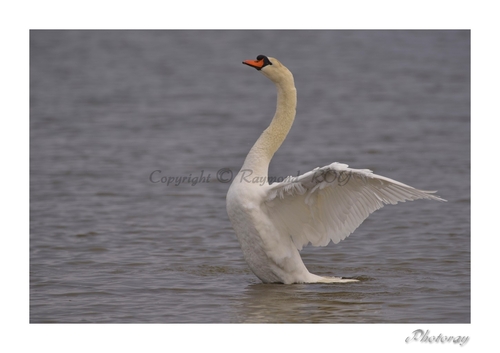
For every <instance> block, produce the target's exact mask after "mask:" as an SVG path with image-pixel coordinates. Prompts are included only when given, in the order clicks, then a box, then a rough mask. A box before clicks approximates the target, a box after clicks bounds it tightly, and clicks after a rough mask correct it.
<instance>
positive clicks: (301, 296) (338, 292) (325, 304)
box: [237, 282, 382, 323]
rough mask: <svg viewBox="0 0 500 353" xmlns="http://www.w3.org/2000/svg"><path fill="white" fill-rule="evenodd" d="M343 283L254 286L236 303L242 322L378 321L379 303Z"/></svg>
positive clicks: (349, 284) (353, 286) (356, 284)
mask: <svg viewBox="0 0 500 353" xmlns="http://www.w3.org/2000/svg"><path fill="white" fill-rule="evenodd" d="M360 283H361V282H359V283H345V284H307V285H306V284H296V285H277V284H253V285H250V286H248V287H247V288H246V290H245V292H244V293H243V295H242V297H241V298H240V299H239V300H238V303H237V308H238V321H239V322H244V323H285V322H287V323H313V322H320V323H348V322H377V319H380V318H378V315H377V313H378V312H380V307H381V304H382V303H380V302H376V301H372V300H370V299H369V298H368V297H367V294H365V293H363V292H362V291H360V290H359V289H357V287H359V285H360Z"/></svg>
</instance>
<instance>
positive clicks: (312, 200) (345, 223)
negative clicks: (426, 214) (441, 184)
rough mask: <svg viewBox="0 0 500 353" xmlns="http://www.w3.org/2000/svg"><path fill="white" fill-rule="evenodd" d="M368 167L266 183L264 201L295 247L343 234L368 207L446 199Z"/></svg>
mask: <svg viewBox="0 0 500 353" xmlns="http://www.w3.org/2000/svg"><path fill="white" fill-rule="evenodd" d="M432 193H434V191H424V190H418V189H415V188H413V187H411V186H409V185H406V184H403V183H400V182H398V181H396V180H392V179H389V178H386V177H383V176H380V175H376V174H373V172H372V171H371V170H369V169H352V168H349V167H348V166H347V165H346V164H341V163H333V164H330V165H328V166H325V167H323V168H316V169H314V170H312V171H310V172H307V173H305V174H303V175H301V176H299V177H288V178H286V179H285V181H283V182H281V183H275V184H272V185H270V186H269V190H268V193H267V198H266V201H265V204H266V206H267V210H268V213H269V216H270V217H271V219H273V220H274V221H275V225H276V227H277V229H278V230H279V232H280V233H282V234H287V235H289V236H290V237H291V238H292V240H293V242H294V244H295V246H296V247H297V249H299V250H301V249H302V247H303V246H304V245H307V244H308V243H311V244H312V245H314V246H325V245H327V244H328V243H329V242H330V241H333V242H334V243H338V242H339V241H341V240H343V239H345V238H346V237H348V236H349V235H350V234H351V233H352V232H353V231H354V230H355V229H356V228H358V227H359V225H360V224H361V223H362V222H363V221H364V220H365V219H366V218H367V217H368V216H369V215H370V214H371V213H373V212H374V211H376V210H378V209H380V208H382V207H383V206H384V205H386V204H396V203H398V202H405V201H407V200H417V199H429V200H438V201H446V200H444V199H442V198H440V197H438V196H435V195H432Z"/></svg>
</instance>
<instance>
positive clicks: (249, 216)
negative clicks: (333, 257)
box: [227, 55, 445, 283]
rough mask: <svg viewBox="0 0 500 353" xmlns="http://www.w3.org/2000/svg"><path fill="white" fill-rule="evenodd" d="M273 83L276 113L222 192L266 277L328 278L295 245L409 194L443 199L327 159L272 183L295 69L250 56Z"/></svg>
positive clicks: (347, 228) (322, 238)
mask: <svg viewBox="0 0 500 353" xmlns="http://www.w3.org/2000/svg"><path fill="white" fill-rule="evenodd" d="M244 63H245V64H247V65H250V66H252V67H255V68H257V69H258V70H260V71H261V72H262V73H263V74H264V75H265V76H266V77H268V78H269V79H271V80H272V81H273V82H274V83H275V84H276V87H277V91H278V102H277V108H276V114H275V116H274V118H273V120H272V122H271V124H270V125H269V127H268V128H267V129H266V130H265V131H264V132H263V133H262V135H261V136H260V138H259V139H258V140H257V142H256V143H255V145H254V146H253V147H252V149H251V150H250V152H249V154H248V156H247V158H246V159H245V162H244V164H243V167H242V169H241V170H240V172H239V173H238V175H237V176H236V177H235V178H234V180H233V183H232V184H231V187H230V188H229V191H228V194H227V212H228V215H229V218H230V220H231V223H232V225H233V228H234V230H235V232H236V235H237V237H238V240H239V242H240V245H241V248H242V251H243V255H244V258H245V260H246V261H247V263H248V265H249V266H250V268H251V269H252V271H253V272H254V273H255V275H256V276H257V277H259V278H260V279H261V280H262V281H263V282H264V283H273V282H277V283H316V282H322V283H330V282H351V281H355V280H353V279H342V278H336V277H320V276H317V275H314V274H311V273H310V272H309V271H308V270H307V268H306V267H305V265H304V263H303V262H302V259H301V258H300V254H299V252H298V250H301V249H302V248H303V247H304V246H305V245H307V244H308V243H311V244H312V245H313V246H325V245H327V244H328V243H329V242H330V241H333V242H334V243H338V242H339V241H341V240H343V239H345V238H346V237H347V236H349V234H351V233H352V232H353V231H354V230H355V229H356V228H357V227H358V226H359V225H360V224H361V223H362V222H363V221H364V220H365V219H366V218H367V217H368V216H369V215H370V214H371V213H372V212H374V211H375V210H378V209H379V208H381V207H383V206H384V205H385V204H396V203H397V202H405V201H406V200H417V199H429V200H439V201H445V200H443V199H441V198H439V197H437V196H434V195H432V193H433V191H423V190H418V189H415V188H413V187H411V186H408V185H405V184H403V183H400V182H398V181H395V180H392V179H389V178H386V177H383V176H380V175H376V174H373V173H372V171H371V170H368V169H351V168H349V167H348V166H347V165H346V164H341V163H332V164H330V165H328V166H325V167H322V168H316V169H314V170H312V171H310V172H308V173H305V174H303V175H301V176H298V177H288V178H286V179H285V180H284V181H283V182H280V183H274V184H271V185H269V183H268V182H267V170H268V166H269V163H270V161H271V158H272V156H273V155H274V153H275V152H276V151H277V149H278V148H279V146H280V145H281V144H282V142H283V141H284V139H285V137H286V135H287V134H288V131H289V130H290V128H291V126H292V123H293V120H294V118H295V107H296V90H295V86H294V82H293V76H292V74H291V73H290V71H288V69H287V68H286V67H285V66H283V65H282V64H281V63H280V62H279V61H278V60H276V59H274V58H268V57H265V56H263V55H260V56H258V57H257V60H255V61H254V60H247V61H245V62H244Z"/></svg>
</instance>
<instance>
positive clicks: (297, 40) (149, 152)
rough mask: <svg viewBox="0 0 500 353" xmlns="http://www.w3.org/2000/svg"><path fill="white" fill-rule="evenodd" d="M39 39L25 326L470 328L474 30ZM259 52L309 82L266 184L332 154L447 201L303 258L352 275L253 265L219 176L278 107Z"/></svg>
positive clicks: (418, 206)
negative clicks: (272, 274) (280, 275)
mask: <svg viewBox="0 0 500 353" xmlns="http://www.w3.org/2000/svg"><path fill="white" fill-rule="evenodd" d="M30 37H31V38H30V56H31V61H30V68H31V71H30V84H31V102H30V104H31V118H30V322H32V323H48V322H56V323H72V322H77V323H84V322H94V323H98V322H99V323H101V322H102V323H105V322H106V323H111V322H113V323H126V322H134V323H153V322H155V323H184V322H190V323H215V322H223V323H240V322H259V323H266V322H278V323H281V322H322V323H367V322H370V323H469V322H470V76H469V74H470V36H469V32H468V31H32V32H31V34H30ZM258 54H265V55H269V56H274V57H276V58H278V59H280V60H281V61H282V62H283V63H284V64H285V65H286V66H287V67H288V68H289V69H290V70H291V71H292V72H293V73H294V76H295V83H296V86H297V90H298V109H297V118H296V120H295V124H294V126H293V128H292V130H291V132H290V134H289V136H288V138H287V140H286V141H285V142H284V144H283V146H282V147H281V149H280V150H279V151H278V152H277V154H276V155H275V157H274V159H273V161H272V164H271V167H270V175H272V176H276V177H279V176H282V177H284V176H287V175H297V174H298V173H305V172H307V171H309V170H311V169H313V168H315V167H318V166H324V165H327V164H330V163H332V162H334V161H337V162H343V163H347V164H349V165H350V166H351V167H353V168H369V169H372V170H373V171H374V172H375V173H377V174H381V175H384V176H387V177H390V178H393V179H396V180H399V181H401V182H404V183H407V184H410V185H412V186H414V187H417V188H421V189H424V190H439V192H438V195H440V196H441V197H443V198H445V199H447V200H448V202H447V203H439V202H431V201H422V200H419V201H415V202H408V203H403V204H398V205H396V206H386V207H384V208H383V209H381V210H379V211H377V212H375V213H374V214H372V215H371V216H370V217H369V218H368V219H367V220H366V221H365V222H364V223H363V224H362V225H361V226H360V227H359V228H358V229H357V230H356V231H355V232H354V233H353V234H352V235H351V236H349V237H348V238H347V239H346V240H344V241H343V242H341V243H339V244H336V245H333V244H330V245H329V246H327V247H324V248H313V247H307V248H305V249H304V250H303V251H302V254H303V259H304V262H305V263H306V265H307V266H308V268H309V270H310V271H311V272H313V273H316V274H320V275H326V276H345V277H354V278H357V279H359V280H360V281H359V282H357V283H347V284H314V285H311V284H309V285H276V284H275V285H264V284H261V283H260V281H259V280H258V279H257V278H256V277H255V276H254V275H253V274H252V273H251V271H250V270H249V269H248V267H247V265H246V263H245V262H244V260H243V257H242V253H241V250H240V248H239V244H238V242H237V240H236V237H235V234H234V232H233V230H232V228H231V225H230V223H229V220H228V218H227V215H226V210H225V195H226V192H227V189H228V187H229V184H228V183H226V182H224V181H226V180H227V178H228V177H229V176H230V173H231V172H233V173H236V172H237V171H238V170H239V168H240V167H241V165H242V163H243V160H244V158H245V156H246V153H247V152H248V151H249V149H250V147H251V146H252V144H253V143H254V142H255V140H256V139H257V137H258V136H259V134H260V133H261V132H262V131H263V130H264V129H265V128H266V127H267V125H268V124H269V122H270V119H271V118H272V115H273V113H274V109H275V106H274V105H275V99H276V92H275V88H274V85H273V84H272V83H271V82H270V81H269V80H267V79H266V78H265V77H263V76H262V75H261V74H260V73H258V72H257V71H256V70H253V69H251V68H249V67H247V66H244V65H242V64H241V61H242V60H245V59H253V58H255V56H257V55H258ZM225 168H227V169H225ZM221 170H222V172H219V174H218V171H221ZM155 171H156V172H155ZM217 175H219V179H220V180H218V179H217ZM162 178H163V180H162ZM169 178H171V179H169ZM175 178H178V179H177V181H179V182H180V183H179V182H176V181H175ZM180 178H184V180H182V179H180ZM169 180H170V182H169ZM196 182H197V183H196ZM175 184H178V185H175Z"/></svg>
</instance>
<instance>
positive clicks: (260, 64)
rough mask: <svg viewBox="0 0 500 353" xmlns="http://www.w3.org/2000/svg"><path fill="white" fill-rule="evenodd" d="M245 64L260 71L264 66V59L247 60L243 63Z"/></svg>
mask: <svg viewBox="0 0 500 353" xmlns="http://www.w3.org/2000/svg"><path fill="white" fill-rule="evenodd" d="M243 64H245V65H248V66H251V67H253V68H255V69H257V70H260V69H262V67H263V66H264V59H261V60H245V61H243Z"/></svg>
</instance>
